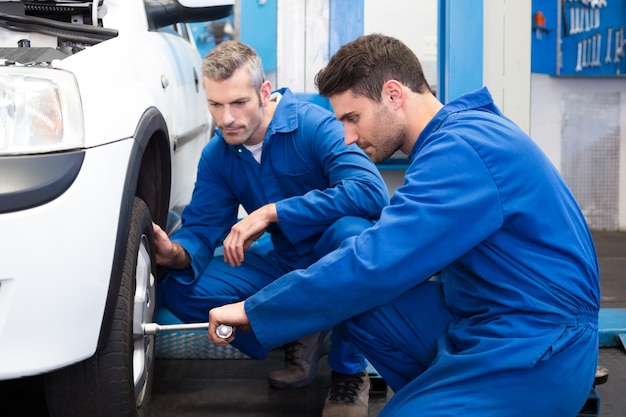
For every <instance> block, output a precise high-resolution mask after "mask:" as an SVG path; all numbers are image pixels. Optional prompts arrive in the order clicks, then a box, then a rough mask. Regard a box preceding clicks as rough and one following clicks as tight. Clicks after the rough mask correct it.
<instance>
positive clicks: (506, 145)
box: [209, 34, 600, 417]
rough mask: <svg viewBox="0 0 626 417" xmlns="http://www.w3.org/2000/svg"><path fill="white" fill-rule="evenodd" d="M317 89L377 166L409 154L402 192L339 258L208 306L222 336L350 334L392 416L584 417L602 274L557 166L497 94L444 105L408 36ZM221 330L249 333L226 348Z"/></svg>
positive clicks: (365, 39)
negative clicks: (382, 387) (338, 330)
mask: <svg viewBox="0 0 626 417" xmlns="http://www.w3.org/2000/svg"><path fill="white" fill-rule="evenodd" d="M316 82H317V85H318V88H319V91H320V94H321V95H323V96H328V97H330V101H331V104H332V107H333V109H334V111H335V115H336V117H337V118H338V119H339V120H341V121H342V122H343V123H344V129H345V136H346V143H357V144H358V145H359V147H361V148H362V149H364V150H365V152H366V153H367V154H368V155H369V156H370V157H371V159H372V160H374V161H375V162H379V161H383V160H385V159H386V158H388V157H389V156H391V155H392V154H393V153H394V152H395V151H396V150H398V149H399V150H401V151H402V152H403V153H405V154H407V155H408V157H409V160H410V165H409V167H408V168H407V171H406V175H405V182H404V185H403V186H401V187H400V188H398V189H397V190H396V192H395V193H394V194H393V195H392V197H391V205H390V206H388V207H386V208H385V209H384V210H383V212H382V213H381V216H380V220H379V221H378V222H377V223H376V224H375V225H374V226H373V227H371V228H369V229H367V230H365V231H363V232H362V233H361V234H360V235H359V236H357V237H353V238H349V239H347V240H346V241H344V243H343V244H342V245H341V247H340V248H339V249H338V250H336V251H334V252H332V253H330V254H328V255H326V256H325V257H323V258H322V259H320V260H319V261H318V262H316V263H315V264H313V265H312V266H310V267H309V268H307V269H305V270H297V271H293V272H291V273H289V274H287V275H285V276H284V277H282V278H280V279H278V280H276V281H274V282H273V283H272V284H270V285H268V286H267V287H265V288H264V289H263V290H261V291H259V292H258V293H256V294H255V295H253V296H251V297H249V298H248V299H247V300H245V301H242V302H239V303H236V304H231V305H228V306H223V307H220V308H216V309H213V310H211V311H210V313H209V317H210V325H209V335H210V337H211V338H212V339H213V340H214V341H216V343H221V344H226V343H228V342H230V341H232V340H233V338H234V340H237V338H238V337H242V336H243V335H245V334H246V333H245V332H244V330H250V329H251V330H252V331H253V332H254V334H255V336H256V337H257V339H258V340H259V341H260V342H261V343H262V344H263V345H264V346H266V347H267V348H271V347H272V346H276V345H280V344H281V343H283V342H284V341H286V340H291V339H293V338H297V337H299V336H300V335H302V334H306V333H310V332H314V331H318V330H319V329H324V328H327V327H329V326H333V325H335V324H337V323H343V325H344V326H345V328H346V329H347V331H348V333H349V334H350V335H351V336H352V338H353V340H354V341H355V343H356V345H357V347H358V348H360V349H361V350H362V351H363V352H365V355H366V357H367V358H368V359H369V360H370V362H371V363H372V365H373V366H374V367H375V368H376V369H377V370H378V371H379V372H380V374H381V376H382V377H383V378H384V379H385V381H387V382H388V383H389V386H390V387H391V388H392V389H393V391H394V393H395V394H394V396H393V397H392V398H391V400H390V401H389V403H388V404H387V405H386V407H385V408H384V410H383V412H382V413H381V414H380V415H381V416H391V415H393V416H407V417H408V416H411V417H413V416H420V417H426V416H464V417H469V416H476V417H478V416H480V417H491V416H493V417H501V416H509V417H510V416H519V417H528V416H559V417H567V416H569V417H573V416H576V415H577V414H578V412H579V411H580V409H581V407H582V405H583V404H584V403H585V400H586V399H587V397H588V395H589V392H590V389H591V387H592V385H593V382H594V377H595V372H596V364H597V358H598V313H599V307H600V294H599V292H600V291H599V277H598V266H597V260H596V254H595V248H594V244H593V241H592V237H591V234H590V231H589V228H588V226H587V223H586V221H585V218H584V216H583V214H582V213H581V210H580V209H579V207H578V204H577V203H576V201H575V199H574V197H573V195H572V193H571V192H570V190H569V189H568V187H567V185H566V184H565V182H564V181H563V179H562V177H561V176H560V174H559V173H558V171H557V169H556V168H555V167H554V166H553V164H552V163H551V162H550V161H549V160H548V158H547V157H546V155H544V153H543V152H542V151H541V150H540V149H539V147H538V146H537V145H536V144H535V143H534V142H533V141H532V140H531V139H530V138H529V137H528V135H526V134H525V133H524V132H523V131H522V130H521V129H520V128H519V127H518V126H516V125H515V124H514V123H513V122H512V121H511V120H509V119H508V118H506V117H505V116H503V115H502V113H501V112H500V110H498V108H497V107H496V105H495V104H494V102H493V99H492V97H491V95H490V94H489V92H488V90H487V89H486V88H482V89H479V90H477V91H474V92H470V93H467V94H465V95H462V96H461V97H458V98H457V99H454V100H452V101H450V102H449V103H447V104H446V105H445V106H444V105H442V104H441V103H440V102H439V101H438V100H437V99H436V97H435V96H434V95H433V94H432V93H431V92H430V90H429V87H428V85H427V82H426V80H425V79H424V75H423V72H422V68H421V64H420V62H419V60H418V59H417V57H416V56H415V55H414V54H413V53H412V52H411V50H410V49H409V48H408V47H407V46H406V45H404V44H403V43H402V42H400V41H399V40H397V39H394V38H391V37H387V36H383V35H378V34H374V35H367V36H362V37H360V38H358V39H356V40H355V41H352V42H350V43H348V44H346V45H344V46H343V47H341V48H340V49H339V51H338V52H337V53H336V54H335V55H334V56H333V57H332V58H331V59H330V62H329V63H328V65H327V67H326V68H324V69H322V70H321V71H320V72H319V73H318V74H317V78H316ZM437 273H438V275H437ZM434 275H437V277H436V279H434V278H433V276H434ZM330 276H332V279H329V278H328V277H330ZM319 294H324V297H320V296H319ZM219 324H227V325H231V326H235V327H236V330H238V331H236V332H235V333H234V334H233V336H231V337H230V338H229V339H226V340H221V339H219V338H217V337H216V336H215V335H214V333H215V328H216V326H217V325H219ZM244 337H245V336H244Z"/></svg>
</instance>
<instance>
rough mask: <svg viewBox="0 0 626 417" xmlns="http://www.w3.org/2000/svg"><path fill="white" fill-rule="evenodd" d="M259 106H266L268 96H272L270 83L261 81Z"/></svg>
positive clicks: (268, 99) (268, 100)
mask: <svg viewBox="0 0 626 417" xmlns="http://www.w3.org/2000/svg"><path fill="white" fill-rule="evenodd" d="M260 93H261V104H262V105H263V106H267V104H268V103H269V102H270V96H271V95H272V83H271V82H270V81H263V84H261V89H260Z"/></svg>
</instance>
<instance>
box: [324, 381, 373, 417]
mask: <svg viewBox="0 0 626 417" xmlns="http://www.w3.org/2000/svg"><path fill="white" fill-rule="evenodd" d="M369 398H370V377H369V375H368V374H367V371H363V372H360V373H358V374H354V375H345V374H340V373H339V372H335V371H332V376H331V380H330V389H329V390H328V396H327V397H326V401H325V402H324V410H323V411H322V417H367V413H368V408H369Z"/></svg>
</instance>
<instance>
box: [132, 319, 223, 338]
mask: <svg viewBox="0 0 626 417" xmlns="http://www.w3.org/2000/svg"><path fill="white" fill-rule="evenodd" d="M208 327H209V323H187V324H158V323H143V324H142V325H141V328H142V330H143V334H144V335H146V336H147V335H153V334H157V333H159V332H165V331H176V330H197V329H207V328H208ZM215 333H216V334H217V336H218V337H220V338H222V339H228V338H229V337H230V336H231V335H232V334H233V328H232V327H231V326H227V325H225V324H220V325H219V326H217V329H215Z"/></svg>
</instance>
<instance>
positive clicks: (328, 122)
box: [276, 103, 389, 244]
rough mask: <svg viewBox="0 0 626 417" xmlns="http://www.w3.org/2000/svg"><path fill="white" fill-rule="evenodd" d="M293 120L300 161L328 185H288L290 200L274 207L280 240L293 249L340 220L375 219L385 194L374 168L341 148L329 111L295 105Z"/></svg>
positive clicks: (358, 152) (358, 153) (355, 149)
mask: <svg viewBox="0 0 626 417" xmlns="http://www.w3.org/2000/svg"><path fill="white" fill-rule="evenodd" d="M298 117H299V121H298V126H299V128H298V130H297V131H295V132H294V133H293V134H294V135H296V143H297V150H298V152H300V153H301V154H300V155H299V156H300V157H301V158H302V159H304V160H306V161H311V162H312V163H313V164H314V166H315V171H320V170H321V172H322V174H323V175H324V177H325V183H326V184H327V186H325V187H313V188H312V189H311V188H309V189H307V188H306V187H308V185H307V184H306V182H305V181H303V182H302V184H297V183H294V184H291V185H290V186H291V187H294V189H295V192H293V193H292V194H293V195H292V196H291V197H288V198H285V199H283V200H281V201H277V202H276V210H277V213H278V219H279V226H280V228H281V230H282V231H283V233H284V234H285V236H287V238H288V239H289V241H290V242H291V243H292V244H297V243H299V242H302V241H304V240H306V239H308V238H310V237H312V236H315V235H320V234H321V233H323V231H324V230H325V229H326V228H327V227H328V226H329V225H330V224H332V223H333V222H335V221H336V220H337V219H339V218H340V217H344V216H357V217H363V218H367V219H376V218H378V216H379V214H380V211H381V210H382V208H383V207H384V206H386V205H387V204H388V203H389V191H388V189H387V186H386V184H385V182H384V180H383V178H382V176H381V175H380V172H379V171H378V169H377V167H376V165H375V164H374V163H373V162H372V161H371V160H370V159H369V158H368V157H367V155H365V153H364V152H363V151H361V149H359V148H358V147H357V146H356V145H349V146H347V145H345V143H344V138H343V125H342V124H341V123H339V122H338V121H337V120H336V119H335V118H334V116H333V115H332V114H331V113H330V112H327V111H326V110H325V109H322V108H319V107H317V106H314V105H311V104H308V103H300V108H299V110H298ZM316 175H317V174H316ZM296 187H302V189H301V190H297V189H296Z"/></svg>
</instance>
